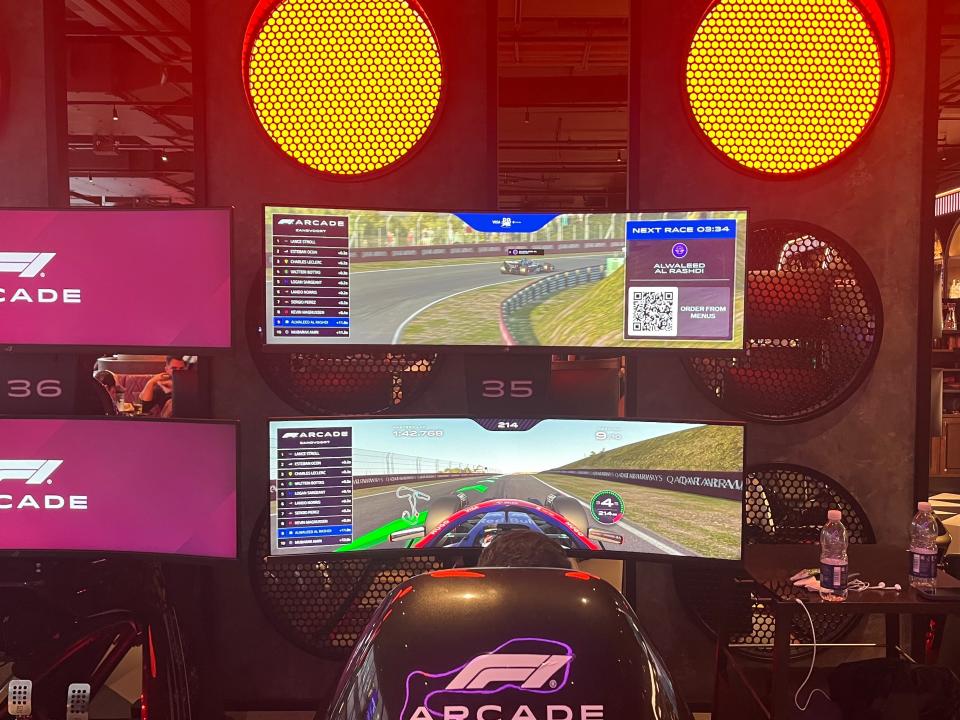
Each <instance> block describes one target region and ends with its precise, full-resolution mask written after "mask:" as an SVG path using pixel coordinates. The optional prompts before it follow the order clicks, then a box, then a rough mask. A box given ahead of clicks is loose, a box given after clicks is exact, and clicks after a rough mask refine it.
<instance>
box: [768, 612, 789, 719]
mask: <svg viewBox="0 0 960 720" xmlns="http://www.w3.org/2000/svg"><path fill="white" fill-rule="evenodd" d="M793 609H794V603H776V604H775V605H774V615H773V618H774V623H775V625H774V629H773V677H772V679H771V683H770V695H771V697H770V707H771V708H772V709H773V713H772V714H771V717H772V718H774V719H775V720H783V719H784V718H787V717H789V715H790V702H791V699H792V698H791V694H790V634H791V632H792V630H793Z"/></svg>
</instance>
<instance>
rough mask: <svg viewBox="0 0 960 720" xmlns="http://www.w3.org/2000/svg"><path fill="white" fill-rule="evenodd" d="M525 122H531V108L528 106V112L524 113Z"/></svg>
mask: <svg viewBox="0 0 960 720" xmlns="http://www.w3.org/2000/svg"><path fill="white" fill-rule="evenodd" d="M523 122H525V123H528V122H530V108H527V110H526V112H525V113H523Z"/></svg>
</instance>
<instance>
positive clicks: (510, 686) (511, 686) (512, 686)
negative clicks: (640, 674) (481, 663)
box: [400, 638, 575, 720]
mask: <svg viewBox="0 0 960 720" xmlns="http://www.w3.org/2000/svg"><path fill="white" fill-rule="evenodd" d="M528 642H534V643H544V644H546V645H553V646H555V647H556V648H559V649H560V650H561V651H562V652H563V654H564V655H566V656H568V657H569V658H571V661H570V662H567V664H566V665H565V666H564V668H563V678H562V679H561V680H560V682H558V683H557V685H556V686H555V687H552V688H550V689H534V688H524V687H521V685H518V684H516V683H515V682H506V683H504V684H498V685H496V686H495V687H493V688H484V689H477V690H467V689H462V690H450V689H447V688H442V689H440V690H431V691H430V692H428V693H427V695H426V697H424V699H423V703H422V705H423V707H425V708H426V709H427V712H429V713H430V714H431V715H432V716H434V717H438V718H442V717H443V713H442V712H440V711H435V710H433V709H431V708H430V701H431V700H432V699H433V697H434V696H436V695H440V694H444V693H449V694H451V695H494V694H496V693H499V692H502V691H503V690H519V691H520V692H527V693H533V694H536V695H552V694H554V693H557V692H559V691H560V690H562V689H563V688H564V687H566V685H567V681H568V680H569V679H570V665H571V664H572V659H573V658H574V657H575V655H574V653H573V648H572V647H570V646H569V645H567V644H566V643H564V642H560V641H559V640H547V639H546V638H513V639H512V640H507V641H506V642H505V643H503V644H502V645H499V646H497V647H496V648H494V649H493V650H491V651H490V652H489V653H483V654H484V655H496V654H497V653H500V652H501V651H503V649H504V648H506V647H508V646H510V645H512V644H515V643H528ZM553 652H556V650H554V651H553ZM524 654H529V651H527V652H526V653H524ZM475 659H476V657H474V658H471V659H470V660H468V661H467V662H465V663H463V664H462V665H460V666H458V667H456V668H454V669H453V670H448V671H447V672H443V673H429V672H426V671H424V670H414V671H413V672H411V673H410V674H409V675H407V679H406V682H405V683H404V690H405V695H404V699H403V708H402V709H401V711H400V720H404V718H405V717H406V714H407V707H408V706H409V705H410V683H411V681H412V680H413V679H414V676H416V675H422V676H423V677H424V678H428V679H431V680H437V679H440V678H446V677H451V676H456V675H457V674H459V673H460V671H462V670H463V669H464V668H466V667H467V666H468V665H469V664H470V663H472V662H474V660H475Z"/></svg>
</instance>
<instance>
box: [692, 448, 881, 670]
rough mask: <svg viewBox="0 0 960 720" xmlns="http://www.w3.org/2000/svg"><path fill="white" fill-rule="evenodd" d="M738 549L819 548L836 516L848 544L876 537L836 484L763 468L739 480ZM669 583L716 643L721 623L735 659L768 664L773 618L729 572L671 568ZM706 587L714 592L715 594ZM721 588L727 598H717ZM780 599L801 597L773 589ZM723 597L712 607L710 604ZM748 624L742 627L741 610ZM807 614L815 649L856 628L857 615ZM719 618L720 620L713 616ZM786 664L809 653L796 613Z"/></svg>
mask: <svg viewBox="0 0 960 720" xmlns="http://www.w3.org/2000/svg"><path fill="white" fill-rule="evenodd" d="M743 485H744V493H743V503H744V515H743V518H744V519H743V523H744V524H743V544H744V547H746V546H747V545H794V544H810V545H816V544H818V543H819V542H820V529H821V528H822V527H823V523H824V522H825V518H826V517H827V511H828V510H833V509H839V510H840V512H841V513H842V515H843V522H844V525H846V527H847V531H848V533H849V539H850V542H851V543H853V544H873V543H875V542H876V541H877V540H876V535H875V534H874V532H873V527H872V526H871V524H870V520H869V518H868V517H867V515H866V513H865V512H864V510H863V508H862V507H861V506H860V504H859V503H858V502H857V500H856V499H855V498H854V497H853V496H852V495H851V494H850V493H849V492H848V491H847V490H846V489H845V488H844V487H843V486H841V485H840V484H839V483H838V482H837V481H836V480H833V479H832V478H830V477H828V476H826V475H824V474H823V473H820V472H818V471H816V470H813V469H811V468H808V467H803V466H801V465H789V464H785V463H769V464H764V465H755V466H753V467H751V468H748V469H747V473H746V476H745V478H744V484H743ZM674 580H675V584H676V588H677V593H678V595H679V596H680V599H681V602H683V604H684V605H685V606H686V608H687V609H688V610H689V611H690V612H691V613H693V615H694V616H695V617H696V618H697V620H698V621H699V622H700V623H701V624H702V625H703V626H704V627H705V628H707V630H708V631H709V632H710V633H711V635H714V636H716V632H717V629H718V628H719V627H720V626H721V624H725V625H726V627H728V628H730V629H731V630H732V632H733V634H732V635H731V637H730V642H731V643H732V644H733V645H734V646H735V647H734V649H735V650H736V652H738V653H740V654H741V655H744V656H746V657H749V658H752V659H755V660H770V659H771V658H772V657H773V632H774V619H773V613H772V611H771V610H770V609H769V608H767V607H766V606H765V604H764V603H763V601H762V600H760V599H758V597H757V596H756V595H755V594H753V593H752V592H749V591H748V590H746V589H738V588H748V587H749V585H742V584H739V583H737V584H735V582H734V580H735V571H732V570H730V571H722V570H717V571H710V572H708V573H704V572H703V568H700V567H693V566H688V565H677V566H676V568H675V570H674ZM714 588H720V589H721V591H720V592H715V591H714ZM724 588H726V589H727V590H728V591H727V592H723V589H724ZM777 590H778V592H780V593H783V594H785V595H786V594H790V593H794V592H795V593H796V596H797V597H799V598H801V599H803V597H805V595H806V593H807V591H806V590H797V589H796V588H793V586H792V585H789V584H787V583H784V584H783V586H782V587H778V588H777ZM717 596H719V597H721V598H726V599H727V602H725V603H724V602H721V603H717V602H715V598H716V597H717ZM747 606H749V608H750V613H749V616H750V617H749V619H747V620H746V621H745V622H744V615H745V611H746V607H747ZM809 609H810V612H811V615H812V616H813V623H814V626H815V627H816V631H817V643H831V642H837V641H839V640H840V639H841V638H843V637H845V636H846V635H847V634H848V633H850V632H851V631H852V630H853V629H854V628H855V627H856V626H857V624H858V623H859V621H860V619H861V618H860V616H857V615H843V614H833V613H824V612H822V611H821V610H820V609H819V608H817V606H816V605H815V604H814V605H811V606H810V608H809ZM720 613H724V614H725V617H721V616H720ZM790 638H791V643H792V645H791V648H790V654H791V657H794V658H798V657H803V656H805V655H808V654H809V653H810V650H811V649H810V648H809V647H799V646H798V644H800V643H811V642H812V640H813V639H812V637H811V635H810V625H809V622H808V621H807V617H806V615H803V614H802V613H798V614H797V616H796V617H795V618H794V620H793V627H792V628H791V633H790Z"/></svg>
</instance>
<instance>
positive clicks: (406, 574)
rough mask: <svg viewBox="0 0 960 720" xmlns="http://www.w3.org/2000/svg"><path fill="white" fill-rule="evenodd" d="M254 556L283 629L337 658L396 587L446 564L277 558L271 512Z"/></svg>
mask: <svg viewBox="0 0 960 720" xmlns="http://www.w3.org/2000/svg"><path fill="white" fill-rule="evenodd" d="M248 562H249V572H250V581H251V583H253V589H254V593H255V595H256V596H257V600H258V602H259V603H260V607H261V608H262V609H263V612H264V613H265V614H266V616H267V618H268V619H269V620H270V623H271V624H272V625H273V627H274V628H275V629H276V630H277V632H279V633H280V634H281V635H283V636H284V637H285V638H286V639H287V640H289V641H290V642H292V643H293V644H294V645H296V646H297V647H299V648H301V649H303V650H305V651H306V652H309V653H312V654H314V655H317V656H319V657H325V658H331V659H341V658H345V657H347V656H348V655H349V654H350V651H351V650H352V649H353V646H354V643H356V641H357V639H358V638H359V637H360V633H361V632H362V631H363V629H364V627H366V624H367V621H368V620H369V619H370V616H371V615H372V614H373V611H374V610H376V608H377V606H378V605H379V604H380V603H381V602H382V601H383V599H384V598H385V597H386V596H387V594H388V593H389V592H390V591H391V590H392V589H393V588H394V587H396V586H397V585H399V584H400V583H402V582H403V581H404V580H407V579H409V578H411V577H414V576H415V575H420V574H422V573H425V572H429V571H431V570H438V569H440V568H441V567H442V564H441V562H440V561H439V560H438V559H437V558H435V557H429V556H419V557H404V558H383V559H379V558H376V559H371V558H350V557H344V556H342V555H341V556H336V557H331V556H319V555H311V556H304V557H302V558H271V557H270V523H269V521H268V517H267V513H266V512H264V513H263V514H262V515H261V516H260V519H259V520H258V522H257V526H256V528H255V529H254V533H253V537H252V538H251V542H250V554H249V558H248Z"/></svg>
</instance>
